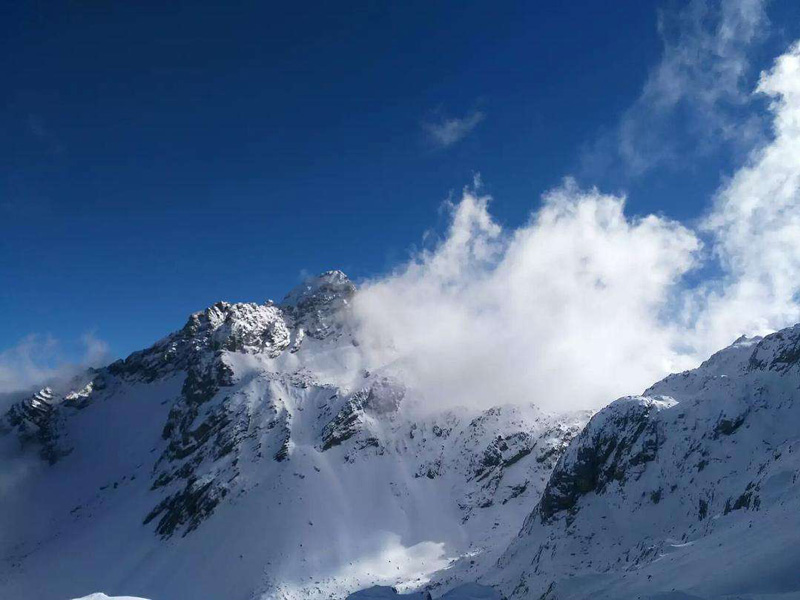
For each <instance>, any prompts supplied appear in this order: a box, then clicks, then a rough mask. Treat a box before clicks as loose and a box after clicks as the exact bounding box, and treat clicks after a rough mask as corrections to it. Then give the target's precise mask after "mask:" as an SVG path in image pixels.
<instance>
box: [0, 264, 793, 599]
mask: <svg viewBox="0 0 800 600" xmlns="http://www.w3.org/2000/svg"><path fill="white" fill-rule="evenodd" d="M356 293H357V292H356V290H355V286H353V284H352V283H351V282H350V281H349V280H348V279H347V277H346V276H345V275H344V274H342V273H341V272H338V271H332V272H328V273H325V274H323V275H321V276H319V277H317V278H313V279H312V280H310V281H308V282H307V283H305V284H303V285H302V286H300V287H298V288H297V289H295V290H293V291H292V292H291V293H290V294H289V295H288V296H287V297H286V299H285V300H284V301H283V302H282V303H281V304H274V303H266V304H263V305H259V304H228V303H217V304H215V305H214V306H212V307H210V308H208V309H207V310H205V311H201V312H199V313H196V314H194V315H192V316H191V317H190V318H189V320H188V321H187V323H186V325H185V326H184V327H183V328H182V329H181V330H179V331H177V332H175V333H173V334H170V335H168V336H167V337H165V338H164V339H162V340H160V341H159V342H157V343H156V344H154V345H153V346H152V347H151V348H148V349H146V350H143V351H140V352H136V353H134V354H132V355H131V356H130V357H128V358H127V359H125V360H123V361H118V362H116V363H113V364H111V365H109V366H108V367H106V368H104V369H100V370H98V371H92V372H87V373H86V374H85V376H84V377H80V378H78V379H76V380H75V381H72V382H71V383H70V384H69V385H67V386H65V387H64V389H43V390H41V391H39V392H36V393H33V394H31V395H29V396H25V397H22V398H19V399H18V401H17V402H16V403H15V404H14V405H13V406H12V407H11V409H10V410H9V411H8V412H7V413H6V414H5V415H4V416H3V417H2V419H1V420H0V452H2V461H3V464H4V466H5V469H4V472H3V473H4V474H3V480H2V485H0V501H2V506H3V510H2V511H0V551H1V552H2V554H0V556H2V559H1V560H0V597H3V598H36V599H42V600H65V599H67V598H81V597H82V598H84V599H87V598H91V599H92V600H101V599H105V598H109V597H110V598H114V597H115V596H105V595H103V594H94V595H92V596H85V594H86V593H87V591H91V590H97V589H102V590H106V592H107V593H110V594H123V593H135V594H138V595H139V596H142V597H144V598H151V599H152V600H203V599H209V600H216V599H218V598H225V599H226V600H259V599H278V600H295V599H301V598H302V599H315V598H320V599H321V598H326V599H327V598H332V599H342V598H345V597H347V596H348V594H352V596H350V597H351V598H352V599H353V600H371V599H373V598H376V599H377V598H381V599H383V598H397V599H398V600H406V599H407V600H418V599H420V598H425V597H426V594H430V595H431V596H432V597H434V598H436V597H444V598H447V599H449V600H479V599H480V600H495V599H499V598H500V597H502V596H501V595H505V596H506V597H508V598H515V599H516V598H519V599H522V598H526V599H537V600H538V599H540V598H546V599H547V600H556V599H564V600H565V599H568V598H576V599H577V598H588V597H591V598H597V599H603V598H609V599H611V598H628V597H640V598H653V599H655V598H660V599H665V598H673V599H678V598H681V599H688V598H701V599H710V598H741V599H753V600H755V599H757V598H763V599H767V598H770V599H778V598H781V599H783V598H792V597H800V535H798V533H797V532H798V531H800V511H799V510H798V508H800V497H798V485H797V483H798V481H797V480H798V474H800V326H796V327H794V328H790V329H787V330H784V331H781V332H778V333H776V334H773V335H770V336H767V337H765V338H763V339H740V340H738V341H737V342H736V343H734V344H733V345H732V346H730V347H729V348H726V349H724V350H722V351H721V352H719V353H717V354H716V355H714V356H713V357H711V358H710V359H709V360H708V361H706V362H705V363H704V364H703V365H702V366H700V367H699V368H698V369H696V370H694V371H688V372H685V373H680V374H677V375H672V376H670V377H667V378H666V379H664V380H663V381H661V382H659V383H656V384H655V385H653V386H652V387H651V388H650V389H648V390H646V391H645V392H644V393H643V394H642V395H641V396H632V397H628V398H623V399H620V400H617V401H616V402H613V403H611V404H610V405H608V406H607V407H606V408H605V409H603V410H601V411H600V412H599V413H597V414H595V415H594V416H592V415H590V414H589V413H587V412H580V413H570V414H550V413H546V412H543V411H541V410H540V409H538V408H537V407H536V406H535V405H534V404H532V403H530V400H533V399H522V398H521V399H519V402H516V403H514V404H513V405H505V406H496V407H493V408H490V409H488V410H486V409H477V408H473V409H470V408H463V409H450V410H434V409H432V408H431V407H429V406H426V404H425V398H424V397H422V396H421V395H420V394H419V393H418V392H417V391H415V390H414V389H413V388H412V387H410V386H408V385H407V384H406V383H405V381H404V373H403V370H402V366H401V365H400V364H399V363H391V362H390V363H388V364H370V363H369V359H368V358H367V357H366V355H365V353H364V352H362V350H361V348H360V345H359V340H358V339H357V336H356V334H355V330H354V329H353V327H352V326H351V324H350V321H349V318H348V315H349V305H350V302H351V300H352V298H353V295H354V294H356ZM590 417H591V419H590ZM587 423H588V424H587ZM374 586H379V587H374ZM359 590H361V591H359ZM116 597H117V598H133V597H131V596H116Z"/></svg>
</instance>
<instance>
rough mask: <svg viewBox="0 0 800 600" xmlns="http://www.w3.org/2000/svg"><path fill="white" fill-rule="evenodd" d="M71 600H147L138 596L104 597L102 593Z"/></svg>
mask: <svg viewBox="0 0 800 600" xmlns="http://www.w3.org/2000/svg"><path fill="white" fill-rule="evenodd" d="M73 600H147V599H146V598H140V597H139V596H106V595H105V594H103V593H102V592H98V593H97V594H89V595H88V596H84V597H83V598H74V599H73Z"/></svg>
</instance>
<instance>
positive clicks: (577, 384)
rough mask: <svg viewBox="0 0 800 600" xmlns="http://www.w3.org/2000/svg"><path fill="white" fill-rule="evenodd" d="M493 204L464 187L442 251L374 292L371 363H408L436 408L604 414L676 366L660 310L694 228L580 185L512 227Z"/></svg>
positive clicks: (366, 294) (368, 313) (684, 266)
mask: <svg viewBox="0 0 800 600" xmlns="http://www.w3.org/2000/svg"><path fill="white" fill-rule="evenodd" d="M487 205H488V198H487V197H485V196H480V195H478V194H477V193H476V192H475V191H474V190H467V191H465V193H464V196H463V198H462V200H461V202H460V203H459V204H458V206H456V207H454V209H453V214H452V224H451V227H450V230H449V231H448V233H447V236H446V237H445V239H444V240H442V242H441V243H440V244H439V245H438V246H437V247H436V248H435V249H434V250H432V251H429V252H425V253H422V254H421V255H419V256H418V257H416V258H415V259H414V260H413V261H411V262H410V263H409V264H408V265H406V266H405V267H403V268H402V269H400V270H399V271H397V272H396V273H393V274H391V275H390V276H388V277H386V278H383V279H379V280H376V281H372V282H369V283H367V284H366V285H365V286H363V287H362V289H361V292H360V293H359V295H358V296H357V297H356V301H355V310H356V314H357V316H358V319H359V323H360V325H361V337H362V339H363V340H364V344H363V346H364V348H365V350H366V351H367V352H370V351H372V352H374V353H375V355H374V356H373V360H375V361H377V362H380V363H388V362H391V361H394V360H396V359H397V358H398V357H399V359H400V363H401V364H402V369H403V370H404V372H405V376H406V377H407V378H408V380H409V382H410V384H411V385H412V386H414V387H416V388H417V389H418V390H421V391H422V393H423V394H424V396H425V398H426V401H429V402H431V403H433V404H435V405H437V406H442V405H451V406H452V405H459V404H481V405H493V404H498V403H503V402H520V401H536V402H537V403H538V404H540V405H545V406H549V407H551V408H553V407H565V406H597V405H598V404H599V403H601V402H603V401H606V400H608V399H609V398H613V397H615V396H617V395H620V394H622V393H623V392H625V391H627V390H631V389H633V390H638V389H641V388H644V387H645V386H646V385H647V384H648V383H650V382H652V380H654V379H655V378H656V377H657V376H659V375H661V374H662V373H663V372H664V371H665V370H669V369H671V368H673V367H674V366H675V365H674V364H673V363H671V362H670V359H671V355H672V353H671V351H670V343H671V341H672V339H673V336H672V335H671V331H670V328H669V327H667V326H664V325H662V324H661V322H660V319H659V314H660V311H661V310H662V309H663V308H664V305H665V303H666V301H667V299H668V297H669V293H670V290H671V288H672V287H673V286H674V284H675V283H676V281H677V280H678V279H679V278H680V277H681V275H683V274H684V273H685V272H686V271H687V270H688V269H689V268H691V266H692V265H693V264H694V260H695V254H696V251H697V250H698V248H699V242H698V240H697V238H696V237H695V236H694V235H693V234H692V232H690V231H689V230H688V229H686V228H684V227H683V226H681V225H679V224H677V223H674V222H671V221H668V220H666V219H663V218H659V217H652V216H651V217H648V218H646V219H641V220H629V219H626V218H625V216H624V213H623V207H624V198H618V197H614V196H607V195H603V194H600V193H599V192H597V191H596V190H586V191H584V190H579V189H577V187H575V185H574V184H572V183H571V182H567V183H566V184H565V185H564V186H563V187H561V188H558V189H556V190H554V191H552V192H550V193H548V194H547V195H546V197H545V199H544V207H543V208H542V209H541V210H540V211H539V212H538V213H536V214H535V215H534V216H533V218H532V220H531V222H530V224H529V225H527V226H526V227H523V228H521V229H519V230H517V231H514V232H503V231H501V229H500V228H499V226H498V225H497V224H496V223H494V222H493V221H492V219H491V217H490V215H489V213H488V208H487ZM387 341H391V343H392V345H391V346H389V345H388V344H387ZM387 347H390V348H391V350H389V351H386V350H385V348H387ZM634 365H635V366H634Z"/></svg>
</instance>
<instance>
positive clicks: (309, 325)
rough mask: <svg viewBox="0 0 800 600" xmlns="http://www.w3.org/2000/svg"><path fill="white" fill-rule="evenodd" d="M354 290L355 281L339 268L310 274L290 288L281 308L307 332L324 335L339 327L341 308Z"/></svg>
mask: <svg viewBox="0 0 800 600" xmlns="http://www.w3.org/2000/svg"><path fill="white" fill-rule="evenodd" d="M355 293H356V286H355V284H354V283H353V282H352V281H350V279H349V278H348V277H347V275H345V274H344V273H342V272H341V271H326V272H325V273H322V274H321V275H318V276H317V277H311V278H309V279H307V280H305V281H304V282H303V283H301V284H300V285H298V286H297V287H296V288H294V289H293V290H292V291H291V292H289V293H288V294H287V295H286V297H285V298H284V299H283V302H281V308H282V309H283V310H284V312H285V313H286V314H287V315H289V316H290V317H291V318H292V320H293V324H294V325H295V326H296V327H298V328H299V329H302V330H303V332H304V333H305V334H306V335H309V336H311V337H313V338H317V339H324V338H326V337H328V336H330V335H332V334H334V333H336V332H337V331H339V330H341V327H342V321H341V319H337V318H335V317H336V315H338V314H339V313H340V312H341V311H342V310H344V309H345V308H346V307H347V306H348V305H349V303H350V301H351V300H352V298H353V296H354V295H355Z"/></svg>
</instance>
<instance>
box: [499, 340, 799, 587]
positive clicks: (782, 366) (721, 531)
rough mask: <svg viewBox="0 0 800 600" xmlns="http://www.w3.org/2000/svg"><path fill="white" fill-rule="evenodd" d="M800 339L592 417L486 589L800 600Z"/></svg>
mask: <svg viewBox="0 0 800 600" xmlns="http://www.w3.org/2000/svg"><path fill="white" fill-rule="evenodd" d="M799 390H800V326H795V327H792V328H789V329H786V330H783V331H780V332H778V333H775V334H772V335H769V336H767V337H765V338H763V339H759V338H757V339H744V338H742V339H740V340H737V342H736V343H734V344H733V345H732V346H731V347H729V348H726V349H725V350H722V351H721V352H719V353H717V354H715V355H714V356H712V357H711V358H710V359H709V360H708V361H706V362H705V363H703V365H701V366H700V367H699V368H698V369H696V370H693V371H688V372H684V373H680V374H677V375H671V376H669V377H667V378H666V379H664V380H663V381H661V382H659V383H657V384H655V385H654V386H652V387H651V388H650V389H648V390H647V391H645V392H644V394H643V395H642V396H637V397H630V398H623V399H620V400H617V401H616V402H614V403H612V404H611V405H609V406H608V407H607V408H605V409H603V410H601V411H600V412H599V413H598V414H597V415H595V416H594V417H593V418H592V419H591V421H590V422H589V424H588V425H587V427H586V428H585V429H584V431H583V432H582V433H581V434H580V435H579V436H578V437H577V438H575V439H574V440H573V442H572V444H571V445H570V447H569V448H568V449H567V451H566V452H565V453H564V454H563V455H562V457H561V459H560V460H559V463H558V465H557V466H556V468H555V470H554V471H553V473H552V475H551V478H550V481H549V482H548V484H547V486H546V488H545V491H544V493H543V495H542V498H541V500H540V502H539V503H538V505H537V506H536V508H535V509H534V510H533V512H532V513H531V514H530V515H529V516H528V518H527V519H526V522H525V525H524V526H523V528H522V531H521V532H520V533H519V536H518V537H517V538H516V539H515V540H514V542H513V543H512V544H511V546H510V547H509V549H508V550H507V551H506V552H505V553H504V555H503V556H502V558H501V559H500V561H499V563H498V565H496V567H495V568H494V569H493V570H492V571H491V572H490V573H489V574H488V575H487V576H486V577H485V578H484V581H485V582H491V583H494V584H497V585H499V586H500V588H501V589H502V590H503V591H504V592H505V593H506V594H507V595H508V596H509V597H510V598H537V599H538V598H547V599H548V600H555V599H566V598H589V597H591V598H593V599H603V598H609V599H611V598H634V597H635V598H674V599H689V598H740V599H756V598H764V599H766V598H774V599H778V598H781V599H783V598H798V597H800V534H798V532H800V510H798V509H800V486H798V475H800V391H799Z"/></svg>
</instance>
